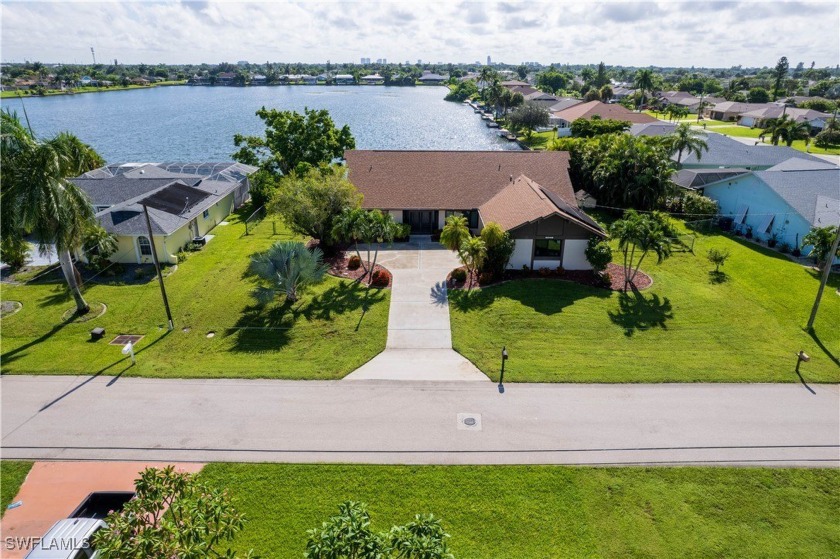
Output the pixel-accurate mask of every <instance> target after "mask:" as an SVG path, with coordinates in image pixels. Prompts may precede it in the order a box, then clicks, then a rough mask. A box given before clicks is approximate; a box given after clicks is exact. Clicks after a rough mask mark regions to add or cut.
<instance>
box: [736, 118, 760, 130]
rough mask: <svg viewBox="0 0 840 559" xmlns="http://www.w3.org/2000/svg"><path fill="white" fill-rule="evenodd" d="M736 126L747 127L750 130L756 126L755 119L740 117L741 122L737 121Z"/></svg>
mask: <svg viewBox="0 0 840 559" xmlns="http://www.w3.org/2000/svg"><path fill="white" fill-rule="evenodd" d="M738 124H739V125H741V126H749V127H750V128H752V127H753V126H755V125H756V118H755V117H754V116H742V117H741V120H740V121H738Z"/></svg>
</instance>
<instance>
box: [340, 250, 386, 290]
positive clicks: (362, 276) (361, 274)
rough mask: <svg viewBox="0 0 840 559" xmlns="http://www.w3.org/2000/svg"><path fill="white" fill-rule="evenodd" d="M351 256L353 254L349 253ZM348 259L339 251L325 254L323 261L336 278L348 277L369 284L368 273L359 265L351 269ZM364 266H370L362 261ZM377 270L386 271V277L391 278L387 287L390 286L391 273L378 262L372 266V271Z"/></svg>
mask: <svg viewBox="0 0 840 559" xmlns="http://www.w3.org/2000/svg"><path fill="white" fill-rule="evenodd" d="M351 256H353V255H352V254H351ZM349 259H350V257H349V256H347V255H346V254H345V253H343V252H340V253H338V254H335V255H332V256H325V257H324V262H325V263H326V264H329V266H330V272H329V273H330V275H331V276H336V277H338V278H344V279H349V280H353V281H357V282H360V283H364V284H365V285H368V286H369V285H370V274H368V273H367V272H366V271H365V269H364V268H363V267H362V266H359V267H358V268H356V269H355V270H351V269H349V268H348V267H347V261H348V260H349ZM363 264H364V265H365V266H366V267H369V266H370V262H363ZM377 270H382V271H385V272H388V277H389V278H392V279H391V280H389V281H388V285H387V287H391V283H392V282H393V275H392V274H391V273H390V272H389V271H388V269H387V268H386V267H384V266H380V265H379V264H377V265H376V267H374V269H373V271H374V272H376V271H377ZM377 287H380V286H377Z"/></svg>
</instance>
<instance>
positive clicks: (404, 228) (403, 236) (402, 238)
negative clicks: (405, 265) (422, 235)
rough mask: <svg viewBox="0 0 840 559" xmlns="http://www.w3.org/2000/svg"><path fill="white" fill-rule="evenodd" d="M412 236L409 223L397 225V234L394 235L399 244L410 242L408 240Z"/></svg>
mask: <svg viewBox="0 0 840 559" xmlns="http://www.w3.org/2000/svg"><path fill="white" fill-rule="evenodd" d="M410 236H411V225H409V224H408V223H398V224H397V233H396V235H394V241H396V242H398V243H404V242H406V241H408V238H409V237H410Z"/></svg>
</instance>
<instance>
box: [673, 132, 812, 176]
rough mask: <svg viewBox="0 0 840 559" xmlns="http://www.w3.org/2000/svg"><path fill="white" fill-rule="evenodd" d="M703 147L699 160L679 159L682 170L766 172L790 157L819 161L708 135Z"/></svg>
mask: <svg viewBox="0 0 840 559" xmlns="http://www.w3.org/2000/svg"><path fill="white" fill-rule="evenodd" d="M706 145H708V146H709V150H708V151H703V152H702V154H701V155H700V157H699V158H698V157H697V156H696V155H694V154H692V155H688V156H685V157H683V158H682V160H681V162H680V164H681V166H682V168H683V169H703V168H705V169H718V168H721V169H722V168H732V167H736V168H744V169H750V170H753V171H756V170H763V169H769V168H770V167H772V166H774V165H778V164H779V163H781V162H783V161H786V160H788V159H790V158H792V157H797V158H801V159H805V160H808V161H823V160H822V159H820V158H818V157H815V156H813V155H809V154H807V153H802V152H801V151H798V150H795V149H793V148H789V147H787V146H770V145H766V144H759V145H754V146H751V145H747V144H744V143H741V142H739V141H738V140H734V139H732V138H730V137H729V136H724V135H723V134H715V133H712V132H711V131H710V132H709V134H708V136H707V137H706ZM672 159H674V161H676V160H677V156H676V155H675V156H674V157H673V158H672Z"/></svg>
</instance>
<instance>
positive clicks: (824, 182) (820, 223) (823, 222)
mask: <svg viewBox="0 0 840 559" xmlns="http://www.w3.org/2000/svg"><path fill="white" fill-rule="evenodd" d="M755 176H756V177H758V178H759V179H761V180H762V181H763V182H764V183H765V184H766V185H767V186H769V187H770V188H771V189H772V190H773V191H774V192H775V193H776V194H778V195H779V196H780V197H781V198H782V199H784V201H785V202H787V203H788V204H790V206H791V207H792V208H793V209H794V210H796V212H797V213H798V214H800V215H801V216H802V217H804V218H805V219H806V220H808V222H809V223H811V225H813V226H815V227H825V226H828V225H838V224H840V168H837V167H836V168H834V169H814V170H807V171H798V170H797V171H756V172H755Z"/></svg>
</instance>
